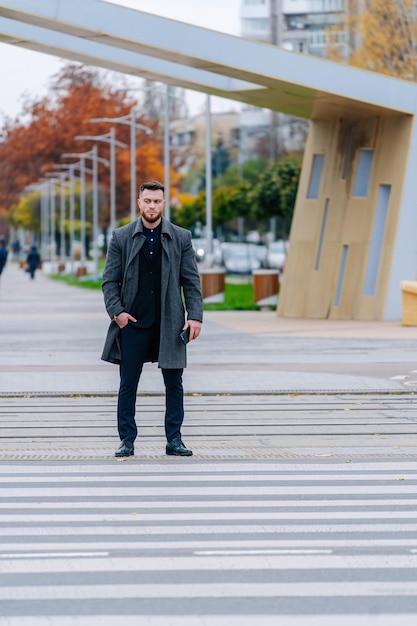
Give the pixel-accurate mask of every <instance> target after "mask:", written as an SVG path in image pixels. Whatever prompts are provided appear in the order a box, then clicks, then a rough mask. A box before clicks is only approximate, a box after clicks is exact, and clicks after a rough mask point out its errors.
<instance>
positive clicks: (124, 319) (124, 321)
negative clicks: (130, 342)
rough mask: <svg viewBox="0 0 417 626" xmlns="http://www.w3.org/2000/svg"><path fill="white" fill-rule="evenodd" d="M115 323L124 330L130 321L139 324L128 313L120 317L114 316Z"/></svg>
mask: <svg viewBox="0 0 417 626" xmlns="http://www.w3.org/2000/svg"><path fill="white" fill-rule="evenodd" d="M114 321H115V322H116V324H117V325H118V327H119V328H124V327H125V326H127V325H128V323H129V321H131V322H137V319H135V318H134V317H133V316H132V315H130V313H126V311H123V312H122V313H120V314H119V315H115V316H114Z"/></svg>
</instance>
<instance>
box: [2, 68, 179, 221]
mask: <svg viewBox="0 0 417 626" xmlns="http://www.w3.org/2000/svg"><path fill="white" fill-rule="evenodd" d="M133 96H134V93H133V92H132V93H129V92H128V91H125V92H120V90H118V89H114V88H113V87H112V86H111V85H109V84H105V83H104V81H103V79H102V78H101V77H100V75H99V74H98V72H96V71H94V70H91V69H90V68H86V67H83V66H77V65H72V64H70V65H68V66H66V67H65V68H64V69H63V70H62V71H61V72H60V73H59V74H58V75H57V76H56V77H54V80H53V83H52V85H51V89H50V92H49V93H48V96H47V97H45V98H44V99H43V100H41V101H40V102H36V103H28V104H27V105H26V107H25V109H24V111H23V112H22V114H21V115H20V116H19V117H18V118H16V119H15V120H14V121H10V120H9V121H6V122H5V124H4V126H3V129H2V131H3V143H1V144H0V181H1V182H0V208H1V209H3V211H5V212H6V214H9V215H10V214H12V213H13V211H14V210H16V208H17V206H18V204H19V198H21V196H22V194H23V193H24V191H25V188H27V186H28V185H30V184H33V183H36V182H38V181H39V180H41V179H42V178H43V177H44V176H45V174H46V173H47V172H51V171H54V169H53V166H54V164H59V163H61V164H63V163H70V162H76V161H77V160H79V159H76V158H74V159H62V157H61V155H62V154H63V153H73V152H76V153H80V152H87V151H89V150H91V148H92V147H93V145H94V143H96V145H97V146H98V153H99V156H101V157H103V158H105V159H107V160H109V155H110V146H109V144H108V143H106V142H93V141H77V140H75V137H76V136H77V135H104V134H106V133H108V132H109V130H110V128H111V126H112V124H111V123H107V122H100V123H98V122H97V123H91V122H90V120H91V119H92V118H97V117H100V118H102V117H108V118H120V117H123V116H127V115H128V114H129V112H130V110H131V107H132V106H133V105H136V99H135V98H133ZM137 122H138V123H140V124H143V125H144V126H147V127H150V128H152V130H153V131H154V133H153V134H152V135H148V134H146V132H145V131H144V130H141V129H138V130H137V139H136V145H137V153H136V165H137V168H136V170H137V171H136V175H137V181H138V183H139V182H140V181H142V180H146V179H150V178H152V179H158V180H162V181H163V180H164V170H163V154H162V150H163V144H162V138H161V131H160V130H159V129H158V120H156V121H152V122H151V121H149V119H147V118H146V116H145V115H140V111H139V113H138V116H137ZM114 127H115V131H116V139H117V140H118V141H120V142H123V143H125V144H126V146H127V147H126V148H117V158H116V204H117V206H116V216H117V220H120V219H122V218H124V217H126V216H128V215H129V212H130V126H129V125H125V124H114ZM86 165H87V167H91V162H88V161H87V162H86ZM56 171H57V170H56ZM88 178H89V177H88V176H87V179H88ZM99 182H100V188H101V194H100V197H101V198H104V199H105V200H104V201H103V202H102V203H101V204H102V206H101V208H100V222H101V225H102V226H106V225H107V224H108V221H109V215H108V200H107V198H108V196H109V186H110V171H109V168H108V167H106V166H105V165H104V164H99ZM172 184H173V186H174V187H175V177H174V180H173V183H172Z"/></svg>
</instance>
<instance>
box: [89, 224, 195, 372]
mask: <svg viewBox="0 0 417 626" xmlns="http://www.w3.org/2000/svg"><path fill="white" fill-rule="evenodd" d="M145 241H146V237H145V234H144V232H143V224H142V218H140V217H139V218H138V219H137V220H135V221H134V222H131V223H130V224H127V225H126V226H122V227H121V228H118V229H116V230H115V231H114V232H113V235H112V238H111V240H110V243H109V246H108V250H107V257H106V265H105V269H104V272H103V286H102V289H103V295H104V303H105V306H106V310H107V313H108V314H109V317H110V318H111V319H112V321H111V322H110V326H109V329H108V331H107V337H106V340H105V343H104V348H103V354H102V356H101V358H102V359H103V361H109V362H110V363H120V359H121V354H120V341H119V337H120V333H121V332H123V330H120V328H119V327H118V325H117V324H116V322H114V321H113V317H114V316H115V315H118V314H119V313H121V312H122V311H126V312H127V313H130V310H131V307H132V305H133V301H134V299H135V296H136V292H137V289H138V284H139V250H140V249H141V247H142V246H143V244H144V243H145ZM161 246H162V249H161V254H162V260H161V334H160V347H159V355H158V365H159V367H162V368H166V369H170V368H184V367H186V366H187V350H186V346H185V345H184V343H183V342H182V341H181V339H180V336H179V335H180V332H181V329H182V327H183V326H184V322H185V319H192V320H198V321H200V322H202V321H203V302H202V295H201V286H200V276H199V273H198V268H197V262H196V258H195V252H194V249H193V247H192V245H191V233H190V231H188V230H186V229H185V228H180V227H179V226H175V225H174V224H171V222H169V221H168V220H167V219H166V218H164V217H163V218H162V225H161Z"/></svg>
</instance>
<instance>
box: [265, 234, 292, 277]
mask: <svg viewBox="0 0 417 626" xmlns="http://www.w3.org/2000/svg"><path fill="white" fill-rule="evenodd" d="M287 250H288V242H287V241H284V240H283V239H280V240H279V241H272V242H271V243H270V244H269V245H268V246H267V248H266V252H265V261H264V265H265V267H266V268H268V269H273V270H279V271H280V272H283V271H284V267H285V261H286V258H287Z"/></svg>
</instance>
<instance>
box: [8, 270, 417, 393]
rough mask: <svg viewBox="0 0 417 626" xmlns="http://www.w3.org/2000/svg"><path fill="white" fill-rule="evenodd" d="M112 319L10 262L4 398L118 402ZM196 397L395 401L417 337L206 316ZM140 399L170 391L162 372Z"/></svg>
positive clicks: (196, 358)
mask: <svg viewBox="0 0 417 626" xmlns="http://www.w3.org/2000/svg"><path fill="white" fill-rule="evenodd" d="M107 324H108V318H107V314H106V312H105V310H104V305H103V299H102V295H101V292H100V291H92V290H87V289H80V288H77V287H69V286H67V285H65V284H62V283H60V282H56V281H52V280H50V279H49V278H47V277H46V276H44V275H42V273H40V272H39V273H38V274H37V276H36V278H35V280H34V281H31V280H30V279H29V277H28V275H27V274H25V273H24V272H23V271H22V270H21V269H19V268H18V267H17V265H16V264H12V263H9V264H8V266H7V267H6V270H5V271H4V272H3V275H2V277H1V284H0V341H1V344H0V345H1V351H0V395H15V394H17V395H25V394H46V395H48V394H49V395H53V394H57V395H65V394H96V395H100V394H115V393H116V392H117V387H118V368H117V367H116V366H114V365H111V364H108V363H104V362H102V361H101V360H100V354H101V349H102V345H103V340H104V336H105V332H106V329H107ZM188 355H189V367H188V368H187V370H186V373H185V376H184V381H185V389H186V392H187V393H189V394H193V393H194V394H195V393H203V394H217V393H232V394H239V393H245V394H248V393H252V394H259V393H292V392H297V393H302V392H304V393H307V392H314V393H316V392H326V393H336V392H358V393H363V392H368V393H369V392H395V391H407V392H410V391H413V390H414V388H417V362H416V357H417V328H416V327H404V326H402V325H401V322H400V321H398V322H355V321H329V320H295V319H290V320H289V319H282V318H278V317H277V315H276V313H275V312H272V311H259V312H257V311H255V312H246V311H242V312H236V311H226V312H207V313H206V314H205V323H204V326H203V333H202V335H201V337H200V338H199V340H198V341H196V342H195V343H192V344H191V345H190V346H189V350H188ZM140 391H141V392H142V393H157V394H158V393H161V392H163V386H162V377H161V375H160V372H159V371H158V368H157V366H156V365H152V364H149V365H147V366H146V367H145V371H144V374H143V376H142V379H141V383H140Z"/></svg>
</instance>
